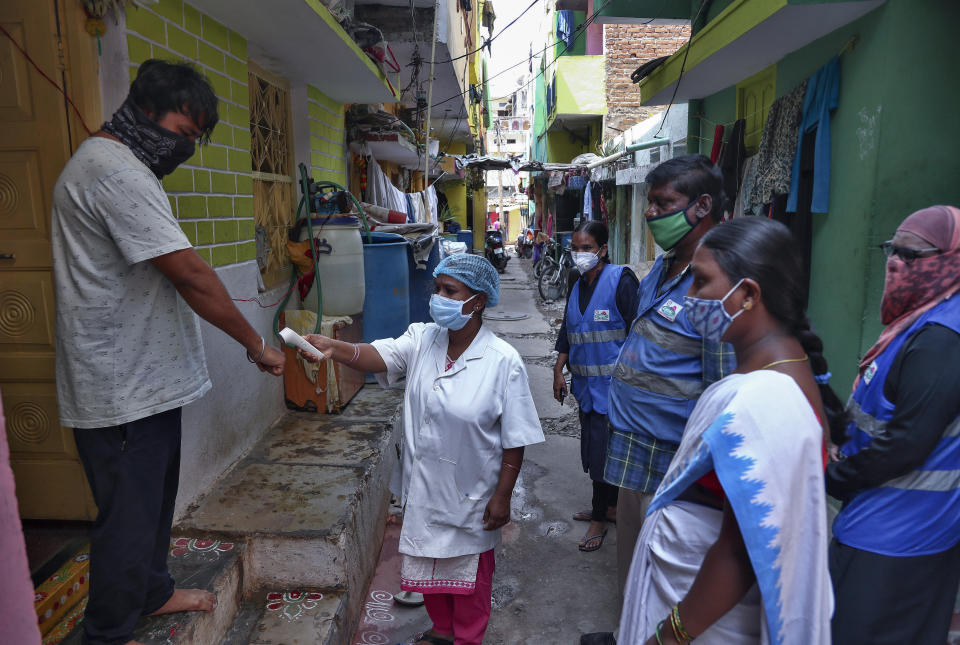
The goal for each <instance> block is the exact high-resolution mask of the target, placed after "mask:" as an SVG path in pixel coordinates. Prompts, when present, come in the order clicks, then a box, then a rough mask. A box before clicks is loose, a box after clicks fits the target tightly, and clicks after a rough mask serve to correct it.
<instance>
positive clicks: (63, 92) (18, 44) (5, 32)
mask: <svg viewBox="0 0 960 645" xmlns="http://www.w3.org/2000/svg"><path fill="white" fill-rule="evenodd" d="M0 31H2V32H3V35H4V36H6V37H7V38H9V39H10V42H12V43H13V46H14V47H16V48H17V49H19V50H20V53H21V54H23V56H24V57H25V58H26V59H27V60H28V61H29V62H30V64H31V65H33V66H34V67H35V68H36V70H37V71H38V72H39V73H40V76H42V77H44V78H45V79H47V81H49V82H50V84H51V85H53V86H54V87H55V88H57V90H58V91H59V92H60V93H61V94H63V98H65V99H67V102H68V103H69V104H70V107H72V108H73V111H74V112H76V113H77V118H78V119H80V125H82V126H83V129H84V130H86V131H87V134H88V135H90V134H93V133H92V132H91V130H90V128H88V127H87V122H86V121H84V120H83V115H82V114H80V110H79V109H77V106H76V104H75V103H74V102H73V99H71V98H70V97H69V96H68V95H67V92H66V90H64V89H63V88H62V87H60V86H59V85H57V83H56V81H54V80H53V79H52V78H50V77H49V76H47V75H46V74H45V73H44V71H43V70H42V69H40V66H39V65H37V64H36V63H35V62H34V61H33V59H32V58H30V54H28V53H27V50H25V49H24V48H23V47H21V46H20V43H18V42H17V41H16V40H14V38H13V36H11V35H10V32H9V31H7V30H6V29H4V28H3V25H0Z"/></svg>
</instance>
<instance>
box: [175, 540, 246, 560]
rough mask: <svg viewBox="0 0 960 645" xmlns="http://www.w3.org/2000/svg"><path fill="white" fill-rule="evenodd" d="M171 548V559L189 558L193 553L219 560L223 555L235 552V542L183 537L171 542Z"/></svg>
mask: <svg viewBox="0 0 960 645" xmlns="http://www.w3.org/2000/svg"><path fill="white" fill-rule="evenodd" d="M170 547H171V548H170V557H171V558H183V557H188V556H189V555H190V554H191V553H203V554H211V555H214V556H216V557H217V558H219V557H220V555H221V554H222V553H227V552H228V551H232V550H233V542H221V541H220V540H202V539H199V538H185V537H181V538H176V539H173V540H171V541H170Z"/></svg>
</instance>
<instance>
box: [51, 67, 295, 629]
mask: <svg viewBox="0 0 960 645" xmlns="http://www.w3.org/2000/svg"><path fill="white" fill-rule="evenodd" d="M217 119H218V117H217V98H216V96H215V95H214V93H213V89H212V88H211V87H210V84H209V83H208V82H207V81H206V79H204V78H203V77H202V76H200V75H199V74H198V73H197V72H196V71H195V70H194V69H193V68H192V67H190V66H188V65H186V64H176V65H175V64H170V63H165V62H162V61H157V60H149V61H146V62H145V63H143V64H142V65H141V66H140V69H139V71H138V74H137V78H136V80H134V82H133V84H132V85H131V87H130V95H129V96H128V97H127V100H126V101H125V102H124V104H123V105H122V106H121V107H120V109H119V110H117V112H116V113H115V114H114V115H113V118H112V119H111V120H110V121H108V122H106V123H104V125H103V128H102V129H101V130H99V131H98V132H96V133H94V134H93V136H91V137H90V138H89V139H87V140H86V141H84V142H83V143H82V144H81V145H80V147H79V148H78V149H77V152H76V154H74V155H73V157H72V158H71V159H70V161H68V162H67V165H66V166H65V167H64V169H63V172H62V173H61V175H60V178H59V179H58V181H57V184H56V186H55V188H54V193H53V215H52V227H51V241H52V249H53V268H54V288H55V293H56V299H57V314H56V330H57V333H56V337H57V394H58V399H59V404H60V416H61V423H62V424H63V425H65V426H68V427H73V428H74V437H75V438H76V442H77V449H78V451H79V453H80V458H81V460H82V461H83V466H84V470H85V471H86V473H87V478H88V480H89V481H90V486H91V489H92V492H93V496H94V499H95V500H96V503H97V507H98V509H99V514H98V515H97V521H96V523H95V524H94V528H93V532H92V534H91V553H90V556H91V557H90V585H91V586H90V598H89V602H88V605H87V609H86V617H85V619H84V622H83V625H84V642H85V643H87V644H89V645H107V644H110V645H112V644H114V643H128V642H129V643H132V642H133V641H132V636H133V628H134V626H135V625H136V622H137V620H138V619H139V618H140V616H141V615H144V614H152V613H168V612H174V611H188V610H201V611H210V610H212V609H213V608H214V607H215V606H216V598H215V597H214V596H213V594H210V593H208V592H206V591H203V590H199V589H175V588H174V581H173V579H172V578H171V577H170V574H169V573H168V571H167V566H166V559H167V551H168V549H169V542H170V527H171V523H172V521H173V509H174V504H175V501H176V495H177V485H178V481H179V468H180V410H181V408H182V406H183V405H185V404H187V403H190V402H191V401H195V400H197V399H199V398H200V397H201V396H203V395H204V393H206V392H207V390H209V389H210V387H211V385H210V379H209V377H208V375H207V366H206V362H205V360H204V354H203V344H202V342H201V339H200V326H199V320H198V318H197V315H198V314H199V315H200V316H201V317H202V318H204V319H205V320H207V321H209V322H210V323H212V324H213V325H215V326H217V327H219V328H220V329H222V330H223V331H224V332H226V333H227V334H229V335H230V336H231V337H233V338H234V339H235V340H236V341H237V342H238V343H240V344H241V346H242V347H243V348H244V349H245V350H246V352H247V358H248V360H249V361H250V362H251V363H255V364H256V365H257V367H258V368H259V369H260V370H261V371H267V372H269V373H271V374H273V375H275V376H279V375H280V374H282V373H283V367H284V357H283V354H282V353H281V352H280V351H279V350H277V349H275V348H273V347H268V346H267V344H266V342H265V340H264V339H263V337H261V336H260V335H259V334H258V333H257V332H256V331H254V329H253V327H251V326H250V324H249V323H248V322H247V321H246V320H245V319H244V317H243V315H242V314H241V313H240V312H239V311H238V310H237V308H236V306H234V304H233V301H232V300H231V299H230V296H229V294H228V293H227V291H226V289H225V288H224V286H223V284H222V283H221V282H220V279H219V278H218V277H217V274H216V273H215V272H214V271H213V269H211V268H210V267H209V266H208V265H207V264H206V262H204V261H203V259H202V258H201V257H200V256H199V255H197V253H196V252H195V251H194V250H193V247H192V245H191V244H190V242H189V240H188V239H187V237H186V236H185V235H184V234H183V232H182V231H181V230H180V226H179V225H178V224H177V221H176V218H175V217H174V216H173V213H172V212H171V209H170V204H169V202H168V200H167V196H166V194H165V193H164V191H163V188H162V186H161V185H160V181H159V179H160V178H161V177H163V176H164V175H166V174H168V173H170V172H172V171H173V170H174V169H175V168H176V167H177V166H178V165H179V164H181V163H183V162H184V161H186V160H187V159H188V158H190V157H191V156H192V155H193V153H194V150H195V145H196V144H195V142H196V140H197V139H198V138H199V139H201V141H205V140H206V139H208V138H209V136H210V133H211V132H212V131H213V128H214V126H215V125H216V123H217Z"/></svg>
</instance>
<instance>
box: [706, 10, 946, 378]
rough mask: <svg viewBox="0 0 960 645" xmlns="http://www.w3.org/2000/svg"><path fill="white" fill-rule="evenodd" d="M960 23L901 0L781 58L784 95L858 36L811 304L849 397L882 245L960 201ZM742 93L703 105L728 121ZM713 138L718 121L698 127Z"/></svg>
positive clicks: (847, 59)
mask: <svg viewBox="0 0 960 645" xmlns="http://www.w3.org/2000/svg"><path fill="white" fill-rule="evenodd" d="M958 20H960V7H958V6H956V5H952V4H951V5H947V4H944V3H942V2H939V0H915V1H914V2H903V1H896V0H892V1H890V2H887V3H886V4H885V5H883V6H882V7H880V8H879V9H877V10H876V11H874V12H872V13H870V14H868V15H866V16H864V17H863V18H861V19H860V20H858V21H856V22H854V23H851V24H850V25H847V26H846V27H844V28H842V29H839V30H837V31H835V32H833V33H831V34H829V35H827V36H825V37H823V38H821V39H820V40H818V41H816V42H814V43H811V44H810V45H808V46H807V47H804V48H802V49H801V50H799V51H797V52H794V53H793V54H791V55H789V56H787V57H785V58H784V59H783V60H782V61H780V63H779V64H778V66H777V94H778V95H783V94H785V93H786V92H789V91H790V90H791V89H792V88H793V87H795V86H796V84H797V83H799V82H800V81H801V80H803V79H804V78H807V77H809V76H810V75H812V74H813V73H814V72H816V71H817V69H819V68H820V67H821V66H822V65H823V64H825V63H826V62H827V61H829V60H830V58H831V57H832V56H834V55H835V54H837V53H838V52H839V51H840V50H841V48H842V47H843V46H844V44H845V43H846V42H847V41H848V40H849V39H850V37H851V36H852V35H854V34H856V35H857V36H858V42H857V45H856V47H855V48H854V49H853V50H852V51H849V52H847V53H845V54H844V55H843V57H842V58H841V72H840V73H841V81H840V99H839V106H838V108H837V110H836V112H835V113H834V116H833V119H832V121H831V132H832V146H831V149H832V155H831V163H832V168H831V169H832V177H831V185H830V212H829V213H827V214H822V215H815V216H814V237H813V258H812V261H813V270H812V275H811V302H810V309H809V314H810V318H811V320H812V322H813V324H814V326H815V327H816V328H817V331H818V332H819V333H820V335H821V337H822V338H823V340H824V344H825V348H826V356H827V359H828V361H829V362H830V365H831V371H832V372H833V373H834V375H835V377H834V381H833V384H834V386H835V389H836V390H837V392H838V393H840V395H841V396H843V395H844V394H845V393H846V392H848V391H849V387H850V386H851V384H852V382H853V378H854V376H855V374H856V369H857V361H858V357H859V356H861V355H862V354H863V353H864V352H865V351H866V350H867V349H868V348H869V347H870V346H871V345H872V344H873V342H874V341H875V340H876V338H877V335H878V334H879V332H880V331H881V329H882V325H881V323H880V320H879V310H880V297H881V295H882V291H883V281H884V259H883V255H882V253H881V252H880V251H879V250H878V249H877V248H876V245H877V244H879V243H880V242H882V241H884V240H887V239H889V238H890V237H891V236H892V235H893V232H894V231H895V229H896V227H897V225H898V224H899V223H900V222H901V221H902V220H903V219H904V218H905V217H906V216H907V215H909V214H910V213H912V212H913V211H915V210H918V209H920V208H923V207H925V206H929V205H931V204H938V203H939V204H944V203H945V204H960V182H958V181H957V180H956V177H957V176H958V174H960V160H958V158H957V155H956V154H955V151H954V150H953V147H952V146H950V145H945V142H950V141H957V140H960V125H958V122H957V119H956V114H955V108H954V106H956V105H958V104H960V84H957V83H954V82H952V81H951V80H950V79H952V78H953V77H954V76H955V71H954V69H953V67H954V65H953V63H952V58H953V57H952V53H951V52H952V50H953V46H954V45H953V37H952V30H950V29H948V28H946V27H945V25H951V24H956V21H958ZM894 44H895V45H896V46H892V45H894ZM735 100H736V98H735V95H734V94H733V93H732V92H729V91H727V90H725V91H724V92H721V93H718V94H716V95H714V96H712V97H709V98H708V99H706V100H705V101H704V114H705V115H706V116H707V117H708V118H709V119H710V120H712V121H715V122H721V123H723V122H729V121H730V120H731V114H733V113H734V111H735V107H734V105H735ZM705 130H706V126H704V125H702V129H701V132H704V131H705ZM712 135H713V129H712V126H711V127H710V128H709V134H701V136H704V137H711V138H712ZM701 150H702V151H703V150H706V151H708V150H709V142H708V141H705V140H702V141H701Z"/></svg>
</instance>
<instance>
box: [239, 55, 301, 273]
mask: <svg viewBox="0 0 960 645" xmlns="http://www.w3.org/2000/svg"><path fill="white" fill-rule="evenodd" d="M265 76H266V74H258V73H254V72H250V74H249V79H248V80H249V88H250V158H251V162H252V166H253V168H252V170H253V173H252V176H253V213H254V223H255V225H256V227H257V230H258V231H262V234H261V236H262V237H263V238H265V244H263V245H262V247H261V245H258V247H260V248H258V252H257V261H258V264H259V265H260V270H261V271H262V272H263V273H264V274H265V278H264V282H265V283H266V284H268V285H269V284H271V283H272V282H274V281H278V280H279V279H281V278H282V275H281V269H282V268H283V267H284V266H286V265H287V264H289V262H290V257H289V254H288V252H287V229H288V228H289V226H290V224H291V223H292V220H293V194H294V190H293V188H294V179H293V155H292V137H291V132H292V128H291V126H290V95H289V92H288V91H287V90H286V89H285V88H284V87H281V82H274V79H269V80H268V79H267V78H265ZM261 253H262V254H261ZM268 276H269V277H268Z"/></svg>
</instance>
